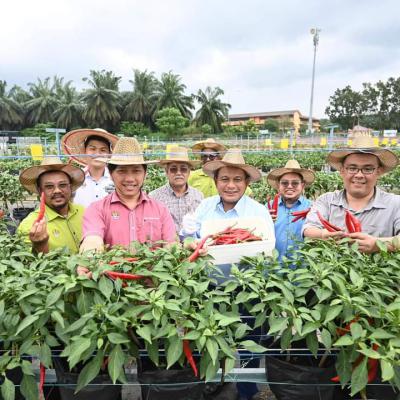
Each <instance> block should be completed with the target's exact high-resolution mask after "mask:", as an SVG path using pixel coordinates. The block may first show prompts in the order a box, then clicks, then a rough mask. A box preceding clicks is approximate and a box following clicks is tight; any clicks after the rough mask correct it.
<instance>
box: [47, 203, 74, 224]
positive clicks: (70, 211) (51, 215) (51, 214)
mask: <svg viewBox="0 0 400 400" xmlns="http://www.w3.org/2000/svg"><path fill="white" fill-rule="evenodd" d="M77 212H78V207H77V206H76V205H75V204H74V203H71V202H69V203H68V215H67V219H68V218H70V217H72V216H73V215H75V214H76V213H77ZM46 218H47V221H49V222H50V221H53V220H54V219H56V218H65V217H64V216H63V215H61V214H59V213H58V212H57V211H56V210H54V209H53V208H51V207H49V206H48V205H46Z"/></svg>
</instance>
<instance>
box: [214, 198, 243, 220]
mask: <svg viewBox="0 0 400 400" xmlns="http://www.w3.org/2000/svg"><path fill="white" fill-rule="evenodd" d="M218 197H219V201H218V202H217V205H216V208H219V209H220V210H221V211H223V212H229V211H232V210H235V211H236V212H237V213H238V215H239V216H240V215H242V213H243V212H244V211H245V208H246V197H247V196H246V195H245V194H244V195H243V196H242V197H241V198H240V199H239V201H238V202H237V203H236V204H235V207H233V208H231V209H230V210H228V211H225V210H224V205H223V203H222V198H221V196H218Z"/></svg>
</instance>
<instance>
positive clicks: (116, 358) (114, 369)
mask: <svg viewBox="0 0 400 400" xmlns="http://www.w3.org/2000/svg"><path fill="white" fill-rule="evenodd" d="M124 362H125V356H124V352H123V351H122V349H121V346H120V345H119V344H117V345H116V346H115V347H114V348H113V349H112V351H111V353H110V358H109V361H108V373H109V375H110V377H111V379H112V382H113V383H114V384H115V382H116V381H117V379H118V377H119V376H120V375H121V372H122V371H123V367H124Z"/></svg>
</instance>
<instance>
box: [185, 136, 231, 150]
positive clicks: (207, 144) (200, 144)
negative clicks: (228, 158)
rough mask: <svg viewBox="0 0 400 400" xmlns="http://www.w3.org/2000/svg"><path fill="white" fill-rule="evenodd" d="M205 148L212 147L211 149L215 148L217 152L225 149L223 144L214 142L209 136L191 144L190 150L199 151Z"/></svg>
mask: <svg viewBox="0 0 400 400" xmlns="http://www.w3.org/2000/svg"><path fill="white" fill-rule="evenodd" d="M205 148H210V149H213V150H215V151H217V152H221V151H225V150H226V147H225V146H224V145H223V144H221V143H218V142H216V141H215V140H214V139H212V138H209V139H206V140H202V141H200V142H197V143H195V144H194V145H193V146H192V151H196V152H201V151H203V150H204V149H205Z"/></svg>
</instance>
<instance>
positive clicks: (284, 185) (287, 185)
mask: <svg viewBox="0 0 400 400" xmlns="http://www.w3.org/2000/svg"><path fill="white" fill-rule="evenodd" d="M302 183H303V182H301V181H280V182H279V185H281V186H283V187H289V185H290V186H292V187H293V188H297V187H299V186H300V185H301V184H302Z"/></svg>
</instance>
